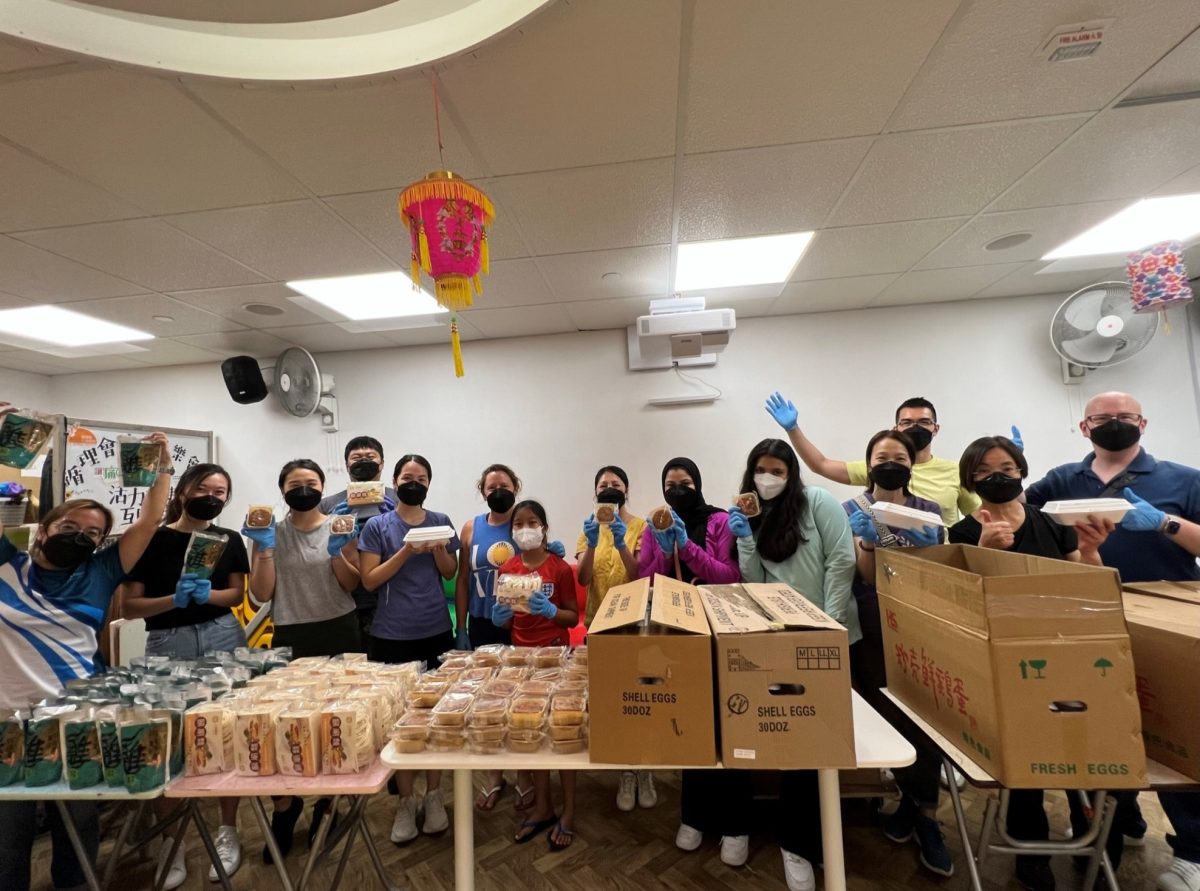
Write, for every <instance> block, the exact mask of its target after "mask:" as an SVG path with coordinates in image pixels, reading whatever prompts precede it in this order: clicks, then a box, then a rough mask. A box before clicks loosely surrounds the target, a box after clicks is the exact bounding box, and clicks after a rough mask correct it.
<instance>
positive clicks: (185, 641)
mask: <svg viewBox="0 0 1200 891" xmlns="http://www.w3.org/2000/svg"><path fill="white" fill-rule="evenodd" d="M245 645H246V633H245V632H244V631H243V630H242V625H241V623H240V622H238V620H237V616H235V615H234V614H233V613H228V614H227V615H224V616H221V617H220V618H219V619H213V620H211V621H209V622H201V623H200V624H199V625H181V626H179V627H178V628H161V629H158V630H155V631H151V632H150V633H149V634H147V635H146V655H147V656H170V657H171V658H172V659H199V658H200V657H201V656H203V655H204V654H205V653H207V652H210V651H214V650H221V651H223V652H229V651H230V650H236V649H237V648H238V647H244V646H245Z"/></svg>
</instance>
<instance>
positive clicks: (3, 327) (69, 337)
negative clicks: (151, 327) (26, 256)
mask: <svg viewBox="0 0 1200 891" xmlns="http://www.w3.org/2000/svg"><path fill="white" fill-rule="evenodd" d="M0 332H3V333H5V334H12V335H14V336H16V337H19V338H22V339H24V340H34V341H41V342H42V343H53V344H57V345H59V346H72V347H76V346H87V345H89V344H93V343H118V342H122V341H131V340H153V339H154V335H153V334H150V333H148V332H146V331H139V330H137V329H136V328H127V327H126V326H124V325H117V324H115V323H113V322H106V321H104V320H103V319H97V318H96V317H95V316H85V315H84V314H83V313H80V312H75V311H74V310H70V309H63V308H62V307H61V306H25V307H21V308H20V309H5V310H0ZM0 336H2V335H0Z"/></svg>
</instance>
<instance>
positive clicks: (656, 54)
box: [406, 0, 680, 174]
mask: <svg viewBox="0 0 1200 891" xmlns="http://www.w3.org/2000/svg"><path fill="white" fill-rule="evenodd" d="M679 7H680V4H679V2H678V0H669V2H659V3H645V2H644V0H605V2H603V3H582V4H569V5H568V4H562V5H559V6H555V7H551V8H550V9H547V10H545V11H544V12H542V13H541V14H539V15H538V16H537V17H536V18H534V19H532V20H530V21H529V22H526V23H525V24H523V25H522V26H521V27H520V28H519V29H518V30H517V31H516V32H513V33H510V34H509V35H508V36H507V37H505V38H504V39H501V40H497V41H494V42H493V43H490V44H487V45H485V46H483V47H481V48H480V49H478V50H476V51H475V52H473V53H471V54H468V55H463V56H460V57H458V58H457V59H454V60H452V61H450V62H449V63H448V64H447V65H446V68H445V71H444V72H443V73H442V74H441V75H440V77H439V79H440V81H441V84H442V87H443V89H444V93H445V97H446V102H447V104H448V105H453V107H454V109H455V110H456V111H457V116H458V119H459V120H461V121H463V122H464V126H465V127H466V129H467V130H468V131H469V132H470V134H471V136H472V137H473V138H474V144H475V145H478V146H479V147H480V148H479V151H480V153H481V154H482V155H483V156H484V157H485V158H486V160H487V163H488V167H489V170H490V172H491V173H494V174H507V173H523V172H528V171H535V170H548V169H553V168H559V167H577V166H582V165H588V164H609V163H612V162H614V161H632V160H637V159H641V158H654V157H663V156H667V155H671V154H673V153H674V151H675V97H676V92H677V91H676V79H677V75H678V70H679V37H678V35H679V19H680V12H679ZM518 85H519V86H518ZM426 107H428V106H426ZM447 117H448V115H446V114H443V115H442V121H443V126H444V125H445V121H446V118H447ZM428 118H429V112H428V111H426V112H425V117H424V119H423V120H422V122H428ZM407 123H408V126H409V130H410V133H411V130H412V127H413V124H414V122H413V121H411V120H410V121H408V122H407ZM421 129H422V128H420V127H418V129H417V132H421ZM426 129H427V128H426ZM406 138H408V139H410V140H411V139H412V138H413V137H412V136H411V135H407V134H406Z"/></svg>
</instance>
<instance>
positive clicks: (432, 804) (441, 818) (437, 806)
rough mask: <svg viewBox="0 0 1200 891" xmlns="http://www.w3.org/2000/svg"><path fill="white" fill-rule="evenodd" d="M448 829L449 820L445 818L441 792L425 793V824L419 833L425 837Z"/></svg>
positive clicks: (439, 790)
mask: <svg viewBox="0 0 1200 891" xmlns="http://www.w3.org/2000/svg"><path fill="white" fill-rule="evenodd" d="M449 828H450V818H449V817H447V816H446V805H445V804H443V803H442V790H441V789H434V790H433V791H432V792H426V793H425V822H424V823H422V824H421V831H422V832H424V833H425V834H426V835H436V834H437V833H439V832H445V831H446V830H447V829H449Z"/></svg>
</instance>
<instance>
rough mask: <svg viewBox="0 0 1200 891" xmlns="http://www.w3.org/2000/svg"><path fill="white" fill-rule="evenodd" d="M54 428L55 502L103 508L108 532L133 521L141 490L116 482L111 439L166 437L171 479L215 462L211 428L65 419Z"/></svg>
mask: <svg viewBox="0 0 1200 891" xmlns="http://www.w3.org/2000/svg"><path fill="white" fill-rule="evenodd" d="M60 430H61V431H62V432H61V433H60V439H59V445H60V447H61V451H60V452H59V454H61V455H62V456H63V460H62V477H61V479H62V497H61V500H62V501H66V500H69V499H71V498H94V499H95V500H96V501H99V502H100V503H101V504H104V505H107V506H108V509H109V510H111V511H112V512H113V517H114V526H113V532H114V533H120V532H122V531H123V530H124V529H125V527H127V526H129V525H130V524H131V523H132V522H133V521H134V520H135V519H136V518H137V515H138V511H139V510H140V509H141V506H142V501H143V500H145V498H146V492H147V489H145V488H142V487H129V488H126V487H125V486H123V485H122V484H121V464H120V449H119V448H118V439H117V437H119V436H125V435H133V436H149V435H150V434H151V433H153V432H155V431H156V430H161V431H162V432H163V433H165V434H167V439H169V440H170V443H171V458H172V460H173V461H174V464H175V474H176V478H178V475H179V474H181V473H183V471H184V470H186V469H187V468H189V467H192V466H194V465H196V464H202V463H209V462H214V463H215V462H216V460H217V446H216V438H215V437H214V436H213V433H212V431H211V430H179V429H173V428H171V427H145V426H141V425H137V424H117V423H111V422H108V421H89V420H86V419H83V418H66V419H65V423H64V424H63V425H62V427H61V428H60ZM55 464H56V465H57V464H58V462H57V461H56V462H55ZM57 470H58V468H57V466H56V467H55V471H56V472H57ZM57 494H58V493H56V495H57ZM56 500H59V499H56Z"/></svg>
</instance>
